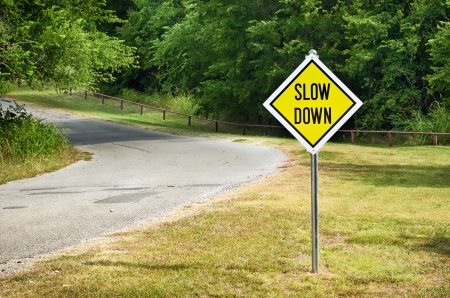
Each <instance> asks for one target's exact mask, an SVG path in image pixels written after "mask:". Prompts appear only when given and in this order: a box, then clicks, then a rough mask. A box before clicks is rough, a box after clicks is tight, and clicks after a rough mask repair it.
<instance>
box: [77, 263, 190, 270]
mask: <svg viewBox="0 0 450 298" xmlns="http://www.w3.org/2000/svg"><path fill="white" fill-rule="evenodd" d="M84 265H87V266H105V267H106V266H111V267H129V268H136V269H144V270H173V271H180V270H186V269H192V268H193V267H195V266H186V265H183V264H174V265H168V264H155V263H153V264H152V262H149V263H143V262H118V261H98V262H86V263H85V264H84Z"/></svg>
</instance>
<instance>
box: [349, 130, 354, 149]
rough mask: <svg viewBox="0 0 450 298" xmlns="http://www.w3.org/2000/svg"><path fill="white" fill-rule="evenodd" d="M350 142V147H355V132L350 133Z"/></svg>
mask: <svg viewBox="0 0 450 298" xmlns="http://www.w3.org/2000/svg"><path fill="white" fill-rule="evenodd" d="M350 140H351V141H352V145H355V132H354V131H353V130H352V131H350Z"/></svg>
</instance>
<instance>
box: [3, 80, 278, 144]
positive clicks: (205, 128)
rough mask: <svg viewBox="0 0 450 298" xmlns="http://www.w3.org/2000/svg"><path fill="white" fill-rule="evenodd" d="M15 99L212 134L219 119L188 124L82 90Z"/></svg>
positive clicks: (235, 130)
mask: <svg viewBox="0 0 450 298" xmlns="http://www.w3.org/2000/svg"><path fill="white" fill-rule="evenodd" d="M7 97H8V98H10V99H15V100H18V101H19V102H20V101H23V102H26V103H30V104H36V105H39V106H42V107H49V108H54V109H60V110H63V111H66V112H70V113H74V114H76V115H80V116H86V117H91V118H97V119H102V120H106V121H114V122H117V123H122V124H127V125H132V126H135V127H141V128H147V129H155V130H158V131H163V132H168V133H174V134H183V135H196V136H203V137H209V136H211V135H212V134H215V123H214V122H212V121H205V120H202V119H197V118H192V120H191V126H188V117H186V116H180V115H176V114H172V113H169V112H167V113H166V119H165V120H162V119H163V113H162V112H161V111H155V110H151V109H144V114H143V115H142V116H141V115H140V107H139V106H138V105H132V104H129V103H126V102H124V109H123V110H120V102H119V101H117V100H112V99H107V98H105V104H104V105H102V104H101V98H99V97H94V96H92V95H91V94H89V96H88V99H87V100H84V95H83V93H82V92H74V93H73V95H72V96H70V95H69V94H68V93H55V91H53V90H44V91H42V92H37V91H35V90H30V89H29V88H26V87H24V88H17V87H15V88H13V91H12V92H11V93H9V94H8V95H7ZM219 132H220V133H225V134H241V133H242V127H241V126H238V125H228V124H219ZM279 133H280V130H279V129H275V128H274V129H269V134H279ZM246 134H249V135H263V134H264V128H260V127H246Z"/></svg>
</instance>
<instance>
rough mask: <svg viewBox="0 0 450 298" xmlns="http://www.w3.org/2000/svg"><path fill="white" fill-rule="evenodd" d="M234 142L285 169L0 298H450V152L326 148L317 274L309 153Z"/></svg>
mask: <svg viewBox="0 0 450 298" xmlns="http://www.w3.org/2000/svg"><path fill="white" fill-rule="evenodd" d="M180 126H181V124H180ZM164 129H166V128H164ZM179 131H181V132H183V130H182V128H180V130H179ZM193 131H194V132H191V133H192V134H194V133H196V134H197V135H207V134H206V133H204V132H202V131H200V130H199V131H197V132H196V131H195V130H193ZM226 138H227V139H229V140H230V141H237V142H248V143H256V144H260V145H266V146H273V147H276V148H279V149H281V150H283V151H284V152H285V153H286V155H287V156H288V160H287V161H286V164H285V165H284V166H283V167H281V168H280V173H278V174H276V175H273V176H270V177H267V178H264V179H262V180H259V181H256V182H253V183H250V184H248V185H245V186H243V187H241V188H238V189H235V190H233V191H231V192H229V193H227V194H225V195H223V196H222V197H220V198H217V199H215V200H214V202H215V203H214V204H208V203H206V202H205V203H203V204H194V205H193V206H191V207H186V208H185V210H184V212H185V213H179V214H178V215H177V216H173V217H169V218H167V220H166V221H162V222H157V223H149V225H147V226H142V227H137V228H136V229H134V230H132V231H129V232H121V233H116V234H114V235H111V236H109V238H110V239H111V240H113V241H111V242H94V243H91V244H89V245H84V246H80V247H76V248H73V249H70V250H67V251H64V252H61V253H59V254H58V256H56V257H54V258H51V259H49V260H46V261H43V262H39V263H37V264H36V266H35V268H34V269H33V270H32V271H30V272H25V273H21V274H18V275H15V276H10V277H6V278H0V297H450V175H449V173H450V158H449V156H450V148H449V147H444V146H437V147H433V146H421V147H393V148H386V147H385V148H382V147H368V146H352V145H348V144H333V143H328V144H326V145H325V146H324V147H323V148H322V149H321V152H320V153H319V219H320V273H319V274H311V273H310V269H311V244H310V243H311V242H310V229H311V224H310V218H311V214H310V168H309V154H308V153H307V152H306V151H305V150H304V149H302V147H301V145H300V144H298V142H297V141H295V140H290V139H277V138H264V137H246V136H245V137H244V136H237V135H228V136H226Z"/></svg>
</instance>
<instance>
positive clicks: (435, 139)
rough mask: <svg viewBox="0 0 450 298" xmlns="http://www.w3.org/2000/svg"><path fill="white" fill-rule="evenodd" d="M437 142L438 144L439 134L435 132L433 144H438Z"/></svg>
mask: <svg viewBox="0 0 450 298" xmlns="http://www.w3.org/2000/svg"><path fill="white" fill-rule="evenodd" d="M437 144H438V138H437V134H435V133H434V134H433V145H434V146H437Z"/></svg>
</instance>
